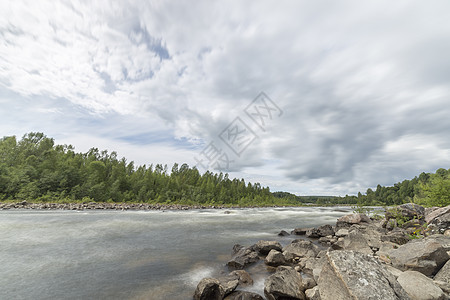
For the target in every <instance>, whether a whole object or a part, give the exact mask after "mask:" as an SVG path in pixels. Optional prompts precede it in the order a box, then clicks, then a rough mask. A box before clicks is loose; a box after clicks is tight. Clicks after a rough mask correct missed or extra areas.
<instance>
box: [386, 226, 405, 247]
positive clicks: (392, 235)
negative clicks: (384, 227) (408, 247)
mask: <svg viewBox="0 0 450 300" xmlns="http://www.w3.org/2000/svg"><path fill="white" fill-rule="evenodd" d="M381 241H382V242H390V243H395V244H397V245H404V244H406V243H408V242H409V241H410V239H409V237H408V234H407V233H406V231H404V230H403V229H402V230H393V231H391V232H388V233H387V234H386V235H382V236H381Z"/></svg>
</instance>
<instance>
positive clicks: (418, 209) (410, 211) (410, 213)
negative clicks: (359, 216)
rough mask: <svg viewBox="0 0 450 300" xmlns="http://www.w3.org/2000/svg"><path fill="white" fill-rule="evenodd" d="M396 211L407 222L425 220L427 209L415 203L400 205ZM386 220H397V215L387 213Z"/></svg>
mask: <svg viewBox="0 0 450 300" xmlns="http://www.w3.org/2000/svg"><path fill="white" fill-rule="evenodd" d="M394 210H395V211H396V213H398V214H400V215H402V216H403V217H405V218H406V219H407V220H412V219H423V218H425V208H424V207H423V206H420V205H417V204H414V203H406V204H402V205H399V206H397V207H395V208H394ZM385 218H386V219H387V220H389V219H392V218H395V215H394V214H393V213H392V212H390V211H387V212H386V214H385Z"/></svg>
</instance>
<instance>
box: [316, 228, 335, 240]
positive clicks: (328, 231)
mask: <svg viewBox="0 0 450 300" xmlns="http://www.w3.org/2000/svg"><path fill="white" fill-rule="evenodd" d="M317 234H318V235H319V236H320V237H324V236H328V235H333V234H334V230H333V227H331V225H322V226H319V227H318V228H317Z"/></svg>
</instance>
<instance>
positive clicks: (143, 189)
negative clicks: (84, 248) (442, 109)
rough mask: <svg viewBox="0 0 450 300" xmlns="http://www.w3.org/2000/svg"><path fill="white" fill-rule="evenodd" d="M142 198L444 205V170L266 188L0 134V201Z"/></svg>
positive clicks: (448, 186) (449, 184)
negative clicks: (335, 190)
mask: <svg viewBox="0 0 450 300" xmlns="http://www.w3.org/2000/svg"><path fill="white" fill-rule="evenodd" d="M5 200H13V201H17V200H27V201H30V202H40V201H48V202H61V201H62V202H78V201H83V202H84V201H96V202H145V203H161V204H171V203H173V204H175V203H176V204H183V205H236V206H253V205H261V206H262V205H302V204H307V203H308V204H309V203H312V204H316V205H330V204H353V205H355V204H358V205H396V204H402V203H407V202H415V203H418V204H422V205H428V206H430V205H434V206H445V205H449V204H450V170H446V169H439V170H437V171H436V173H434V174H430V173H422V174H420V175H419V176H418V177H415V178H414V179H412V180H404V181H403V182H400V183H397V184H395V185H394V186H390V187H384V186H381V185H378V186H377V188H376V190H375V191H374V190H372V189H367V191H366V193H365V194H362V193H358V196H348V195H346V196H345V197H331V196H297V195H293V194H290V193H287V192H275V193H271V192H270V190H269V188H268V187H262V186H261V185H260V184H259V183H250V182H248V183H246V182H245V181H244V179H232V178H229V177H228V174H223V173H212V172H209V171H208V172H206V173H204V174H200V173H199V171H198V170H197V169H196V168H191V167H189V166H188V165H187V164H182V165H178V164H175V165H173V166H172V167H171V168H170V169H169V168H168V166H167V165H161V164H156V165H150V166H145V165H144V166H135V165H134V163H133V162H127V160H126V159H125V158H118V157H117V153H116V152H111V153H108V151H106V150H104V151H100V150H99V149H97V148H91V149H90V150H89V151H88V152H86V153H76V152H75V150H74V148H73V147H72V146H70V145H55V143H54V140H53V139H52V138H48V137H46V136H45V135H44V134H43V133H28V134H26V135H25V136H24V137H23V138H22V139H21V140H17V139H16V137H15V136H10V137H4V138H2V139H0V201H5Z"/></svg>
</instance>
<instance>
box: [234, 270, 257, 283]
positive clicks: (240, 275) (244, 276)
mask: <svg viewBox="0 0 450 300" xmlns="http://www.w3.org/2000/svg"><path fill="white" fill-rule="evenodd" d="M229 276H234V277H235V278H237V280H238V281H239V285H241V286H249V285H253V279H252V277H251V276H250V274H248V273H247V271H244V270H236V271H233V272H231V273H230V274H229Z"/></svg>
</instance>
